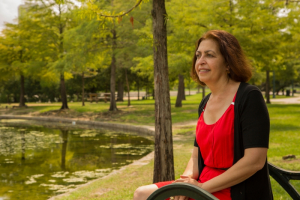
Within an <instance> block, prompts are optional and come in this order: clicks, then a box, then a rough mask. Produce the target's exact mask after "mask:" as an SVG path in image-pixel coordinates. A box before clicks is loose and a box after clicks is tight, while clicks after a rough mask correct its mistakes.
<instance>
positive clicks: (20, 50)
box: [0, 0, 299, 110]
mask: <svg viewBox="0 0 300 200" xmlns="http://www.w3.org/2000/svg"><path fill="white" fill-rule="evenodd" d="M81 3H82V4H81V5H82V6H81V7H80V8H79V7H78V6H76V5H75V4H74V3H73V1H69V0H28V1H26V3H25V4H24V5H22V6H20V9H19V18H18V23H17V24H9V23H7V24H6V28H5V29H4V30H3V31H2V34H1V37H0V50H1V51H0V63H1V64H0V71H1V74H0V76H1V86H0V87H1V90H0V91H1V102H11V101H14V102H19V103H20V106H25V101H36V99H35V97H34V95H38V96H40V99H41V100H43V101H48V100H50V101H55V98H56V100H59V101H61V102H62V109H63V108H68V105H67V100H81V101H82V97H83V96H84V95H83V94H84V93H96V92H99V91H104V92H110V91H111V90H112V87H113V88H114V89H115V91H116V92H119V93H120V94H119V97H120V98H121V99H122V95H121V93H123V92H124V89H125V90H126V91H128V90H130V89H134V90H140V89H141V88H143V89H147V90H148V92H149V93H151V92H152V91H153V89H154V85H153V79H154V77H153V52H152V48H153V45H152V43H153V42H152V41H153V35H152V18H151V4H150V2H143V3H142V5H139V7H138V8H136V9H135V10H133V11H132V12H130V13H129V14H128V16H123V17H119V18H113V19H110V18H100V17H99V15H97V13H95V12H94V10H93V9H95V8H96V7H97V8H101V10H103V12H104V11H111V13H118V12H121V11H123V10H124V8H125V9H126V8H129V7H130V6H131V5H134V3H135V0H131V1H126V2H124V1H120V0H113V1H112V0H110V1H106V0H102V1H101V0H97V1H94V2H93V3H86V2H85V1H82V2H81ZM203 5H205V6H203ZM166 9H167V13H168V15H167V16H166V18H165V20H166V21H167V22H168V23H167V26H168V27H167V28H168V32H167V34H168V41H167V43H168V63H169V79H170V80H169V81H170V86H171V87H172V86H176V87H177V85H178V88H179V91H181V92H179V96H178V103H176V105H177V106H181V101H180V99H184V98H185V97H184V95H182V94H184V88H187V86H189V87H193V88H195V87H197V85H196V84H193V82H192V81H191V80H190V78H189V71H190V66H191V57H192V55H193V53H194V52H193V51H194V44H195V41H196V40H197V39H198V38H199V36H201V35H202V34H203V33H204V32H206V31H208V30H211V29H223V30H226V31H229V32H231V33H232V34H234V35H235V36H236V37H237V38H238V39H239V41H240V42H241V45H242V47H243V48H244V50H245V52H246V53H247V55H248V57H249V58H250V60H251V62H252V66H253V72H254V76H253V78H252V79H251V80H250V82H251V83H252V84H255V85H257V86H259V87H260V88H261V89H262V90H264V91H270V90H271V88H272V87H273V85H272V84H273V82H272V81H271V79H272V76H273V74H274V75H275V77H276V78H275V82H274V83H275V90H276V92H277V93H278V92H279V91H280V90H283V89H284V88H285V87H288V86H290V85H292V84H294V85H295V84H298V82H299V45H298V42H299V34H298V33H299V24H298V23H299V22H298V21H299V3H295V2H290V3H289V4H286V3H284V2H281V1H271V0H266V1H256V0H251V1H231V0H228V1H207V0H203V1H196V0H191V1H179V0H170V1H167V2H166ZM212 13H213V14H212ZM104 14H105V12H104ZM112 73H113V74H112ZM270 74H271V75H270ZM270 76H271V77H270ZM184 83H185V84H184ZM112 84H114V85H112ZM184 85H185V86H184ZM182 91H183V92H182ZM67 94H68V95H69V98H68V99H67ZM114 94H115V92H113V94H112V95H114ZM180 94H181V96H180ZM266 94H268V92H267V93H266ZM24 95H25V97H26V99H25V98H24ZM78 97H79V98H80V99H79V98H78ZM267 98H268V96H267ZM121 99H120V100H121ZM267 101H268V99H267ZM83 105H84V102H83ZM115 108H116V105H114V106H113V107H112V108H111V109H112V110H114V109H115Z"/></svg>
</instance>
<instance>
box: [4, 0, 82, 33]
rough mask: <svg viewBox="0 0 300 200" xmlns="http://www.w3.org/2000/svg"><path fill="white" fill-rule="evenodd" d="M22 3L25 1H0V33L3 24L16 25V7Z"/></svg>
mask: <svg viewBox="0 0 300 200" xmlns="http://www.w3.org/2000/svg"><path fill="white" fill-rule="evenodd" d="M23 2H25V0H0V32H1V31H2V29H4V22H9V23H17V22H16V20H14V19H16V18H17V17H18V6H19V5H21V4H23ZM73 2H74V3H76V1H73ZM76 4H77V5H80V4H78V3H76Z"/></svg>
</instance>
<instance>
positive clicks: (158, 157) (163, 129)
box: [152, 0, 175, 183]
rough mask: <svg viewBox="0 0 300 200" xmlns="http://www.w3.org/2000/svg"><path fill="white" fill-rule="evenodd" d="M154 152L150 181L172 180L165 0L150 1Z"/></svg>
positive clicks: (172, 165) (172, 163)
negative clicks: (151, 7) (151, 2)
mask: <svg viewBox="0 0 300 200" xmlns="http://www.w3.org/2000/svg"><path fill="white" fill-rule="evenodd" d="M152 17H153V52H154V53H153V60H154V88H155V89H154V90H155V153H154V174H153V182H154V183H156V182H160V181H169V180H174V179H175V176H174V160H173V139H172V119H171V103H170V90H169V76H168V59H167V23H166V22H167V20H166V19H165V18H166V17H167V12H166V8H165V0H153V10H152Z"/></svg>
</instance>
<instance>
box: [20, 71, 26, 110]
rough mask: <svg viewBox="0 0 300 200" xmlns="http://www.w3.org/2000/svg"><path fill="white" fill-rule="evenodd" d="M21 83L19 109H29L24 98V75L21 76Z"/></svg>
mask: <svg viewBox="0 0 300 200" xmlns="http://www.w3.org/2000/svg"><path fill="white" fill-rule="evenodd" d="M20 83H21V91H20V103H19V107H27V106H26V105H25V98H24V94H25V89H24V75H23V74H21V77H20Z"/></svg>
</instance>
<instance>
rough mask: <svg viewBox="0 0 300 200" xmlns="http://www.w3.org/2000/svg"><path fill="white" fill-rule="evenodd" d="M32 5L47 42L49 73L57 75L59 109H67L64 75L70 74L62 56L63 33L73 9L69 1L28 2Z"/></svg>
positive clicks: (69, 26) (70, 19)
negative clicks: (58, 80) (60, 102)
mask: <svg viewBox="0 0 300 200" xmlns="http://www.w3.org/2000/svg"><path fill="white" fill-rule="evenodd" d="M28 1H29V2H31V4H33V5H34V6H33V8H32V10H35V14H34V17H35V18H36V19H38V20H39V22H40V23H41V26H40V28H42V29H41V31H43V32H44V35H46V36H45V37H47V42H48V49H49V51H48V53H49V54H48V55H47V63H48V65H47V67H48V69H49V71H52V72H54V73H58V74H59V79H60V92H61V101H62V106H61V109H68V108H69V107H68V102H67V94H66V85H65V75H66V73H70V69H68V68H66V66H65V63H64V56H65V54H66V50H65V46H64V33H65V31H66V30H68V29H70V28H72V26H73V25H74V24H73V23H72V18H71V15H70V14H71V13H70V10H71V9H73V8H75V7H76V6H74V4H73V2H72V1H70V0H47V1H46V0H28ZM67 75H69V74H67Z"/></svg>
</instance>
